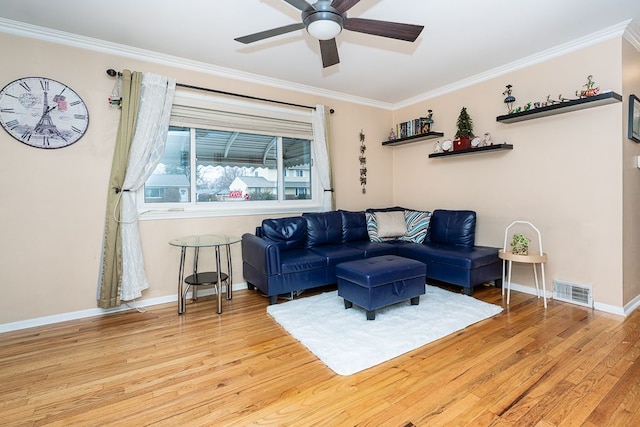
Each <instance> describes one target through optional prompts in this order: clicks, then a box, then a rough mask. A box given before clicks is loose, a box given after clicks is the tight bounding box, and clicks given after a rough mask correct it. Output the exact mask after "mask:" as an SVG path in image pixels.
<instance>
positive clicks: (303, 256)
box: [280, 249, 327, 274]
mask: <svg viewBox="0 0 640 427" xmlns="http://www.w3.org/2000/svg"><path fill="white" fill-rule="evenodd" d="M326 267H327V259H326V258H325V257H323V256H321V255H318V254H316V253H314V252H312V251H311V250H309V249H293V250H290V251H284V252H280V271H281V272H282V274H291V273H299V272H301V271H309V270H315V269H318V268H326Z"/></svg>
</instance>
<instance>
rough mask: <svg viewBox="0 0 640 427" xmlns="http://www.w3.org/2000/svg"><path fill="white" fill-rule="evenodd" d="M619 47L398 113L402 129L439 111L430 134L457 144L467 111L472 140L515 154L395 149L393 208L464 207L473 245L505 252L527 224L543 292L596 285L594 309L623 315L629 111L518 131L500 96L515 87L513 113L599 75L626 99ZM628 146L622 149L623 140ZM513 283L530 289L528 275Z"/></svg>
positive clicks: (518, 274) (606, 111) (604, 111)
mask: <svg viewBox="0 0 640 427" xmlns="http://www.w3.org/2000/svg"><path fill="white" fill-rule="evenodd" d="M620 43H621V41H620V39H616V40H610V41H607V42H604V43H601V44H599V45H597V46H592V47H589V48H585V49H582V50H580V51H577V52H573V53H569V54H567V55H564V56H562V57H559V58H555V59H552V60H548V61H546V62H543V63H540V64H537V65H533V66H530V67H528V68H526V69H523V70H519V71H515V72H512V73H510V74H508V75H504V76H500V77H498V78H495V79H493V80H489V81H487V82H483V83H479V84H476V85H473V86H471V87H468V88H465V89H462V90H459V91H457V92H454V93H450V94H447V95H445V96H441V97H438V98H435V99H431V100H429V101H426V102H424V103H420V105H414V106H411V107H407V108H403V109H402V110H399V111H396V112H395V117H394V120H395V121H404V120H407V119H410V118H413V117H417V116H419V115H424V113H425V112H426V110H427V109H433V110H434V119H435V126H434V129H435V130H438V131H442V132H444V133H445V138H451V139H453V137H454V135H455V132H456V120H457V117H458V114H459V113H460V109H461V108H462V107H463V106H465V107H467V110H468V112H469V114H470V116H471V118H472V119H473V123H474V131H475V133H476V134H479V135H482V134H484V132H490V133H491V135H492V136H493V140H494V142H496V143H502V142H508V143H510V144H513V146H514V148H513V150H511V151H498V152H491V153H482V154H475V155H467V156H458V157H442V158H434V159H429V158H428V157H427V156H428V154H429V153H431V152H433V144H434V143H433V141H427V142H423V143H417V144H411V145H404V146H401V147H397V148H394V149H393V161H394V165H395V166H394V170H395V174H394V189H393V191H394V202H395V203H397V204H399V205H405V206H412V207H416V208H422V209H435V208H453V209H458V208H468V209H473V210H475V211H477V213H478V218H479V219H478V225H477V227H478V229H477V243H478V244H483V245H491V246H502V245H503V239H504V229H505V228H506V227H507V226H508V225H509V224H510V223H511V222H512V221H514V220H526V221H531V222H532V223H533V224H535V225H536V226H537V227H538V228H539V229H540V230H541V232H542V235H543V246H544V251H545V252H547V253H548V254H549V262H548V263H547V275H546V277H547V281H548V286H547V289H550V287H551V282H552V279H560V280H565V281H570V282H575V283H579V284H587V285H592V286H593V289H594V296H595V300H596V301H598V302H600V303H604V304H609V305H613V306H617V307H620V306H621V305H622V303H623V298H622V286H621V284H622V270H621V265H622V262H621V259H622V241H621V236H622V190H621V189H622V173H621V158H622V145H623V141H622V138H621V134H622V121H621V119H620V117H621V115H622V113H623V103H616V104H612V105H607V106H600V107H597V108H592V109H587V110H582V111H578V112H571V113H566V114H560V115H555V116H551V117H546V118H541V119H536V120H530V121H524V122H519V123H514V124H503V123H498V122H496V116H499V115H502V114H506V112H507V110H506V107H505V106H504V104H503V102H502V101H503V99H504V96H503V95H502V92H503V91H504V89H505V85H507V84H512V85H513V94H514V96H516V98H517V102H516V105H524V104H525V103H526V102H528V101H538V100H539V101H543V100H545V99H546V96H547V94H552V97H553V98H556V97H557V95H558V94H560V93H562V94H563V95H564V96H565V97H567V98H574V97H575V95H574V92H575V90H576V89H580V88H581V85H582V84H583V83H584V82H585V81H586V77H587V75H588V74H593V76H594V79H595V82H596V83H597V85H599V86H600V87H601V88H602V89H603V90H604V89H611V90H613V91H615V92H617V93H621V89H622V83H621V73H622V72H621V47H620ZM625 142H626V141H625ZM513 274H514V275H513V281H514V282H517V283H520V284H524V285H531V286H532V284H533V274H532V271H531V267H530V266H526V268H525V266H523V265H516V266H515V267H514V273H513Z"/></svg>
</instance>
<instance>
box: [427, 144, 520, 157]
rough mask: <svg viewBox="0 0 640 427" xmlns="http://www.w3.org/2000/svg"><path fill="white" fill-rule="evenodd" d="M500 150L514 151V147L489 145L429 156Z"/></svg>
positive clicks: (509, 145) (430, 155)
mask: <svg viewBox="0 0 640 427" xmlns="http://www.w3.org/2000/svg"><path fill="white" fill-rule="evenodd" d="M498 150H513V145H512V144H496V145H487V146H486V147H477V148H467V149H465V150H458V151H447V152H444V153H432V154H429V158H433V157H445V156H458V155H461V154H476V153H486V152H487V151H498Z"/></svg>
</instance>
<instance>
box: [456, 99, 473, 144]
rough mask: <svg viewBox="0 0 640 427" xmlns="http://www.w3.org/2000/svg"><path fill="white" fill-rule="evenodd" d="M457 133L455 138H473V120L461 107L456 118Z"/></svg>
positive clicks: (464, 108)
mask: <svg viewBox="0 0 640 427" xmlns="http://www.w3.org/2000/svg"><path fill="white" fill-rule="evenodd" d="M456 126H457V127H458V131H457V132H456V138H457V139H458V138H459V139H461V138H469V139H471V138H473V120H471V117H469V113H467V107H462V110H460V115H459V116H458V122H457V123H456Z"/></svg>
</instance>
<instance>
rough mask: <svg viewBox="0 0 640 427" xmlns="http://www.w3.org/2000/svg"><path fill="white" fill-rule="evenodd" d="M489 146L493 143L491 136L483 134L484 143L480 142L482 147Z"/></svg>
mask: <svg viewBox="0 0 640 427" xmlns="http://www.w3.org/2000/svg"><path fill="white" fill-rule="evenodd" d="M489 145H493V141H492V140H491V134H490V133H489V132H485V133H484V141H482V146H483V147H487V146H489Z"/></svg>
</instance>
